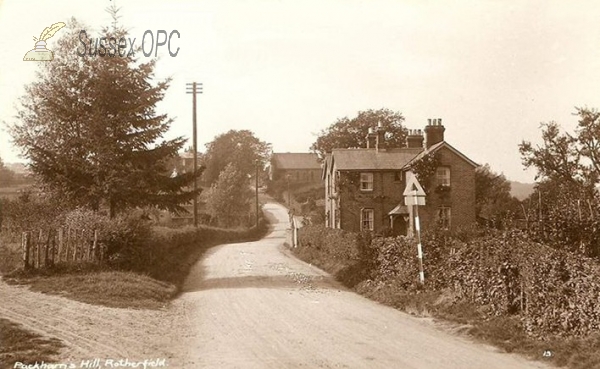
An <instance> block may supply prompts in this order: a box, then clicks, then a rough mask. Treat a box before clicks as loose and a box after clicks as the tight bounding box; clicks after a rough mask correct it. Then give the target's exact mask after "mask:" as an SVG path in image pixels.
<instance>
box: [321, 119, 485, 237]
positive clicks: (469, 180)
mask: <svg viewBox="0 0 600 369" xmlns="http://www.w3.org/2000/svg"><path fill="white" fill-rule="evenodd" d="M444 131H445V128H444V126H443V125H442V120H441V119H429V120H428V125H427V126H426V127H425V136H423V132H422V131H421V130H409V134H408V136H407V140H406V141H407V142H406V147H402V148H393V147H389V148H388V147H385V131H384V129H383V128H382V127H377V128H371V129H369V133H368V135H367V147H366V148H359V149H334V150H332V152H331V153H330V154H328V155H327V156H326V159H325V163H324V166H323V171H322V179H323V180H324V181H325V213H326V226H327V227H329V228H341V229H344V230H348V231H355V232H358V231H373V232H376V233H383V232H384V231H385V232H389V233H391V234H394V235H411V234H413V232H414V224H413V214H412V212H413V207H412V206H406V205H405V204H404V196H403V192H404V189H405V187H406V181H407V172H408V171H409V170H410V168H411V166H412V165H413V164H415V163H417V162H418V161H419V160H420V159H422V158H424V157H425V156H426V155H428V154H431V155H437V156H438V157H439V160H440V162H439V163H440V165H439V166H438V167H437V169H436V172H435V175H434V178H432V183H430V185H429V190H428V195H427V197H426V205H425V206H420V207H419V218H420V219H421V226H422V228H423V229H427V228H429V227H431V226H433V225H438V226H440V227H442V228H446V229H451V230H455V229H457V228H458V227H461V226H468V225H471V224H473V223H474V222H475V168H476V167H477V166H478V165H477V164H476V163H475V162H473V161H472V160H471V159H469V158H467V157H466V156H465V155H464V154H462V153H461V152H460V151H458V150H457V149H455V148H454V147H452V146H451V145H450V144H449V143H447V142H445V141H444Z"/></svg>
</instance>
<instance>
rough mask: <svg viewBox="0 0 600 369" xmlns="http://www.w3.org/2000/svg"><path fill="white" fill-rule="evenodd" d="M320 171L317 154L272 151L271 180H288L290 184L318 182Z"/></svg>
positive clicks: (319, 180)
mask: <svg viewBox="0 0 600 369" xmlns="http://www.w3.org/2000/svg"><path fill="white" fill-rule="evenodd" d="M321 172H322V168H321V163H320V162H319V157H318V156H317V154H311V153H273V155H272V156H271V165H270V171H269V179H270V180H271V181H278V180H289V181H290V184H296V183H297V184H308V183H311V182H312V183H320V182H321Z"/></svg>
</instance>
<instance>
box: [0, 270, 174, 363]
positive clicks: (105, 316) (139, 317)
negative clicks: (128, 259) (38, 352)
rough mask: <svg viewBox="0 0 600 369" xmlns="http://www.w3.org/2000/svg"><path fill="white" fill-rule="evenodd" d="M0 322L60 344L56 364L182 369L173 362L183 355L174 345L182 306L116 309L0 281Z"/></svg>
mask: <svg viewBox="0 0 600 369" xmlns="http://www.w3.org/2000/svg"><path fill="white" fill-rule="evenodd" d="M0 317H2V318H6V319H9V320H11V321H13V322H15V323H19V324H21V325H22V326H23V327H25V328H26V329H28V330H30V331H33V332H36V333H39V334H41V335H42V336H46V337H55V338H58V339H59V340H61V341H62V343H63V344H64V345H65V347H64V349H62V350H61V353H60V355H59V357H58V359H57V362H59V363H73V364H75V365H76V367H78V368H79V367H80V364H81V362H82V360H92V359H96V358H98V359H101V360H106V359H112V360H120V359H128V360H130V361H135V362H136V361H144V360H146V359H165V360H166V363H167V365H169V367H171V368H181V367H182V366H181V364H180V363H179V362H178V360H179V358H181V357H182V356H183V354H182V353H183V352H184V350H183V348H182V346H181V345H178V343H179V342H180V341H179V340H178V339H177V338H178V337H179V335H180V331H182V330H183V329H184V327H183V326H182V325H181V324H182V322H183V317H184V305H183V303H182V302H181V301H176V302H175V303H173V304H171V305H170V306H169V308H168V309H162V310H132V309H116V308H109V307H104V306H95V305H89V304H85V303H81V302H78V301H73V300H69V299H67V298H64V297H61V296H52V295H45V294H41V293H39V292H33V291H31V290H29V289H28V288H27V287H24V286H10V285H7V284H6V283H4V282H2V281H0ZM0 333H1V332H0ZM102 362H104V361H102ZM102 367H104V366H103V365H102Z"/></svg>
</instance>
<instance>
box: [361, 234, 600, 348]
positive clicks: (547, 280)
mask: <svg viewBox="0 0 600 369" xmlns="http://www.w3.org/2000/svg"><path fill="white" fill-rule="evenodd" d="M423 244H424V265H425V278H426V283H425V286H424V288H425V289H426V290H434V291H442V290H451V291H453V292H454V294H455V295H457V296H458V297H459V298H462V299H466V300H469V301H471V302H474V303H476V304H478V305H481V306H483V307H485V311H486V312H487V314H488V315H489V316H500V315H504V316H506V315H518V316H520V317H521V320H522V322H523V327H524V329H525V330H526V331H527V332H528V333H529V334H531V335H533V336H539V337H545V336H547V335H549V334H554V335H562V336H581V335H587V334H589V333H592V332H595V331H597V330H598V329H599V328H600V266H599V265H598V263H597V262H596V261H594V260H592V259H588V258H584V257H581V256H575V255H574V254H572V253H569V252H567V251H562V250H557V249H554V248H550V247H547V246H545V245H542V244H539V243H535V242H532V241H531V240H530V239H529V238H528V237H527V236H526V235H525V234H524V233H521V232H517V231H511V232H504V233H493V234H489V235H486V236H483V237H478V238H475V239H472V240H470V241H461V240H458V239H456V238H453V237H444V236H440V235H439V234H431V235H427V236H426V237H425V238H424V240H423ZM371 247H372V248H373V249H374V250H375V254H376V260H377V261H376V263H375V265H376V268H375V269H374V270H373V271H372V273H371V277H372V278H373V279H374V280H376V281H380V282H392V281H393V282H394V283H395V284H400V285H401V286H402V287H403V288H405V289H407V290H411V289H417V288H418V287H419V285H418V279H417V277H418V259H417V257H416V254H417V251H416V245H415V243H414V241H413V240H411V239H407V238H403V237H398V238H385V239H384V238H379V239H375V240H374V241H373V243H372V245H371Z"/></svg>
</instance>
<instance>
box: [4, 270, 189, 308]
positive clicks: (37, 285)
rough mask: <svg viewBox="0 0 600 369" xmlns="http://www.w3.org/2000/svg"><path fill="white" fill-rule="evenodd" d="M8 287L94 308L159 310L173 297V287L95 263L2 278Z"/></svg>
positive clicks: (143, 276) (174, 288) (18, 272)
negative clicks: (18, 286)
mask: <svg viewBox="0 0 600 369" xmlns="http://www.w3.org/2000/svg"><path fill="white" fill-rule="evenodd" d="M5 280H6V282H7V283H9V284H21V285H28V286H29V287H30V289H31V290H33V291H37V292H42V293H47V294H51V295H59V296H64V297H67V298H69V299H72V300H76V301H80V302H85V303H88V304H94V305H103V306H108V307H115V308H131V309H160V308H162V307H164V306H165V305H166V304H168V302H169V300H170V299H171V298H172V297H173V296H175V294H176V291H177V289H176V287H175V286H174V285H173V284H170V283H167V282H162V281H158V280H156V279H153V278H150V277H148V276H145V275H142V274H137V273H133V272H127V271H116V270H110V269H109V268H107V267H102V266H99V265H95V264H74V265H67V264H60V265H56V266H55V267H54V268H53V269H51V270H50V269H45V270H44V269H42V270H39V271H31V272H24V271H22V270H19V271H17V272H14V273H12V274H9V275H8V276H6V277H5Z"/></svg>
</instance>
